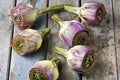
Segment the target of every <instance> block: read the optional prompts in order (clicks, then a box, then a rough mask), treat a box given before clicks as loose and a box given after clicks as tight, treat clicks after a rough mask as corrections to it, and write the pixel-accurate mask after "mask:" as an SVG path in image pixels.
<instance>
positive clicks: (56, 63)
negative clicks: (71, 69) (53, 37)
mask: <svg viewBox="0 0 120 80" xmlns="http://www.w3.org/2000/svg"><path fill="white" fill-rule="evenodd" d="M52 62H54V63H55V65H56V66H57V67H58V64H59V62H60V59H58V58H57V57H53V58H52Z"/></svg>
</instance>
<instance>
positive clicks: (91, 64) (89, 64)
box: [82, 50, 95, 73]
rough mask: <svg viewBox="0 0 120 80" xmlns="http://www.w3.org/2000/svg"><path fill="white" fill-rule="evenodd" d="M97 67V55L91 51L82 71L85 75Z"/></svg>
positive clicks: (85, 58)
mask: <svg viewBox="0 0 120 80" xmlns="http://www.w3.org/2000/svg"><path fill="white" fill-rule="evenodd" d="M94 66H95V53H94V51H93V50H90V51H88V52H87V54H86V55H85V57H84V59H83V62H82V69H83V72H84V73H89V72H91V70H92V69H93V68H94Z"/></svg>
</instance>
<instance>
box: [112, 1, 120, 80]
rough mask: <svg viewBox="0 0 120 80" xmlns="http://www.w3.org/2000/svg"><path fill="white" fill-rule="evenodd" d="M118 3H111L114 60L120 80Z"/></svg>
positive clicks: (119, 19)
mask: <svg viewBox="0 0 120 80" xmlns="http://www.w3.org/2000/svg"><path fill="white" fill-rule="evenodd" d="M119 7H120V1H119V0H115V1H113V21H114V24H113V25H114V29H115V40H116V46H115V47H116V58H117V60H116V61H117V73H118V80H119V79H120V8H119Z"/></svg>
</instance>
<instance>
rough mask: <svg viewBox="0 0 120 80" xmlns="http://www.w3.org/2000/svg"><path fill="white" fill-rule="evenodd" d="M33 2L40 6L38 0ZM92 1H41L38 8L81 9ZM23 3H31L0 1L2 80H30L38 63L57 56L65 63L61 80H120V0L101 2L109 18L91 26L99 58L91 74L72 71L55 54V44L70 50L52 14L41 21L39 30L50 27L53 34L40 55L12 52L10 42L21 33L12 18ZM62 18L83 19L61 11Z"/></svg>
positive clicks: (94, 45) (92, 45)
mask: <svg viewBox="0 0 120 80" xmlns="http://www.w3.org/2000/svg"><path fill="white" fill-rule="evenodd" d="M31 1H32V3H33V4H35V3H36V2H35V0H31ZM36 1H37V0H36ZM88 1H92V0H40V1H37V3H36V7H37V8H45V7H48V6H52V5H56V4H69V5H72V6H81V5H82V4H84V3H85V2H88ZM94 1H98V0H94ZM20 2H28V1H27V0H0V80H29V76H28V74H29V73H28V72H29V70H30V69H31V68H32V66H33V65H34V63H35V62H36V61H39V60H43V59H51V58H52V57H53V56H57V57H59V58H60V59H61V60H62V61H61V64H60V70H59V72H60V78H59V80H120V0H99V2H102V3H103V4H104V5H105V7H106V10H107V16H106V19H105V21H104V23H103V24H102V25H101V26H94V27H93V26H88V27H89V28H90V30H91V32H92V34H93V35H94V37H92V41H91V47H93V48H94V49H96V51H97V53H96V54H98V58H97V63H96V66H95V70H94V71H93V72H92V73H90V74H87V75H81V74H77V73H76V72H75V71H72V70H71V69H70V68H69V67H68V65H67V64H66V61H65V58H63V57H61V56H59V55H56V54H55V53H54V51H53V48H54V46H55V45H58V46H60V47H64V48H68V47H67V46H66V45H65V44H64V43H63V42H62V41H61V40H60V39H59V38H58V30H59V25H58V24H57V23H56V22H54V21H53V20H51V18H50V16H51V14H47V15H44V16H41V17H40V18H39V20H40V21H39V23H40V29H38V30H42V29H44V28H45V27H49V28H51V29H52V31H51V34H50V35H49V38H48V39H46V40H45V41H44V43H43V46H42V47H41V48H40V49H39V50H38V51H37V52H35V53H34V54H32V55H29V56H20V55H18V54H16V53H15V52H14V51H13V50H12V48H11V45H10V41H11V39H12V38H13V37H14V36H15V35H16V34H17V33H19V32H20V31H19V30H18V29H17V28H16V27H15V26H14V25H13V24H12V22H11V20H10V19H9V18H8V15H9V14H10V10H11V9H12V8H13V6H15V5H17V4H18V3H20ZM59 15H60V17H61V18H62V19H63V20H73V19H75V20H79V18H78V16H76V15H74V14H71V13H68V12H60V13H59Z"/></svg>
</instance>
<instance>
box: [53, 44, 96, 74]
mask: <svg viewBox="0 0 120 80" xmlns="http://www.w3.org/2000/svg"><path fill="white" fill-rule="evenodd" d="M55 52H56V53H58V54H60V55H62V56H64V57H65V58H66V59H67V63H68V65H69V66H70V68H72V69H73V70H75V71H77V72H78V73H83V74H84V73H89V72H91V71H92V69H93V67H94V65H95V53H94V50H92V48H90V47H88V46H83V45H76V46H74V47H72V48H70V49H69V50H67V49H63V48H60V47H57V46H56V47H55Z"/></svg>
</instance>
